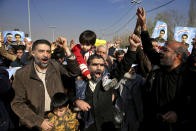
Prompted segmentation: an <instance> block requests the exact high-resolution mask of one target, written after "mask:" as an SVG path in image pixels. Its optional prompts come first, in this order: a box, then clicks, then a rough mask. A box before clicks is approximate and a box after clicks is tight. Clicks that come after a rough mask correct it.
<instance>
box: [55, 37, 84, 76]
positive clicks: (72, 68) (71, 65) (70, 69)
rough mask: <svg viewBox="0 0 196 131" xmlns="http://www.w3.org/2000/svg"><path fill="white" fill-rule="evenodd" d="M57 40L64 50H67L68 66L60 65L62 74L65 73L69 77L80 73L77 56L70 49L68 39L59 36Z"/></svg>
mask: <svg viewBox="0 0 196 131" xmlns="http://www.w3.org/2000/svg"><path fill="white" fill-rule="evenodd" d="M57 42H58V43H59V45H60V46H61V47H62V48H63V49H64V52H65V54H66V58H67V66H66V68H63V67H62V66H60V72H61V74H64V75H66V76H68V77H75V76H77V75H79V74H80V69H79V67H78V63H77V61H76V58H75V56H74V55H73V54H72V53H71V51H70V50H69V47H68V45H67V39H66V38H63V37H59V38H57Z"/></svg>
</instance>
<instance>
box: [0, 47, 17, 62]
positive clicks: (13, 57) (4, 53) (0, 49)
mask: <svg viewBox="0 0 196 131" xmlns="http://www.w3.org/2000/svg"><path fill="white" fill-rule="evenodd" d="M0 54H1V55H2V56H3V57H5V58H7V59H8V60H11V61H15V60H16V57H17V56H16V55H14V54H10V53H8V52H7V50H6V49H5V45H2V46H1V47H0Z"/></svg>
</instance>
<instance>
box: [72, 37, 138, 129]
mask: <svg viewBox="0 0 196 131" xmlns="http://www.w3.org/2000/svg"><path fill="white" fill-rule="evenodd" d="M129 42H130V47H129V49H128V51H127V53H126V54H125V56H124V58H123V60H122V61H121V63H119V65H118V66H117V68H116V69H115V70H112V72H110V77H111V78H116V79H118V80H120V79H121V78H122V77H123V75H124V73H125V72H127V71H128V70H129V69H130V67H131V65H132V63H133V62H134V61H135V59H136V49H137V47H138V46H139V45H140V44H141V41H140V39H139V38H138V36H136V35H135V34H132V35H131V36H130V37H129ZM87 65H88V69H89V70H90V72H91V76H92V78H91V80H89V81H88V83H87V87H86V91H85V94H86V98H85V99H84V100H76V101H75V103H76V105H77V106H78V107H79V108H80V109H81V110H83V111H90V116H91V118H92V117H93V118H92V119H93V122H92V124H91V125H89V126H88V127H86V128H85V129H84V130H85V131H101V130H108V131H109V130H115V129H114V128H115V127H114V123H115V122H114V107H113V105H112V90H108V91H104V89H103V85H102V78H103V73H104V71H105V68H104V65H105V60H104V58H103V57H102V56H101V55H97V54H94V55H92V56H90V57H89V59H88V61H87ZM87 121H88V120H87Z"/></svg>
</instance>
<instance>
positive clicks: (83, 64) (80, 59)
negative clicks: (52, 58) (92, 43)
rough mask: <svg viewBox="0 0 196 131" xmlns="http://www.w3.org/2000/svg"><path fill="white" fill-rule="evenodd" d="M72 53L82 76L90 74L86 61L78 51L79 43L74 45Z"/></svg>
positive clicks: (79, 48)
mask: <svg viewBox="0 0 196 131" xmlns="http://www.w3.org/2000/svg"><path fill="white" fill-rule="evenodd" d="M71 51H72V52H73V53H74V55H75V56H76V60H77V62H78V64H79V68H80V70H81V72H82V76H83V77H87V75H88V74H90V71H89V70H88V67H87V65H86V61H85V60H84V58H83V56H82V54H81V53H80V51H81V47H80V45H79V44H77V45H76V46H74V47H73V48H72V50H71Z"/></svg>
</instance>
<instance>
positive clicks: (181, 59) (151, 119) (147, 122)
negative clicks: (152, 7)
mask: <svg viewBox="0 0 196 131" xmlns="http://www.w3.org/2000/svg"><path fill="white" fill-rule="evenodd" d="M137 16H138V21H139V23H140V26H141V29H142V32H141V39H142V44H143V48H144V52H145V53H146V54H147V56H148V57H149V59H150V60H151V62H152V64H155V65H159V66H160V68H159V69H156V70H153V71H151V72H150V73H149V75H148V77H147V82H146V87H145V88H144V90H143V103H144V120H143V123H142V126H141V128H142V129H141V130H142V131H146V130H150V131H186V130H190V129H189V128H190V127H189V126H187V125H188V123H189V122H188V120H189V118H188V115H187V114H188V113H187V110H189V109H188V106H187V105H188V104H189V102H190V95H189V94H188V93H187V92H189V90H190V89H189V88H191V87H188V86H187V85H188V83H189V82H190V78H191V77H193V76H190V72H189V71H188V68H187V63H186V60H187V57H188V51H187V48H186V46H185V45H184V44H181V43H180V42H177V41H169V42H168V43H165V46H164V47H163V48H162V49H161V50H160V52H159V53H158V52H157V51H155V49H153V46H152V42H151V40H150V37H149V34H148V32H147V27H146V14H145V11H144V8H142V9H140V8H138V10H137ZM194 78H195V77H194ZM187 87H188V88H187Z"/></svg>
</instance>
